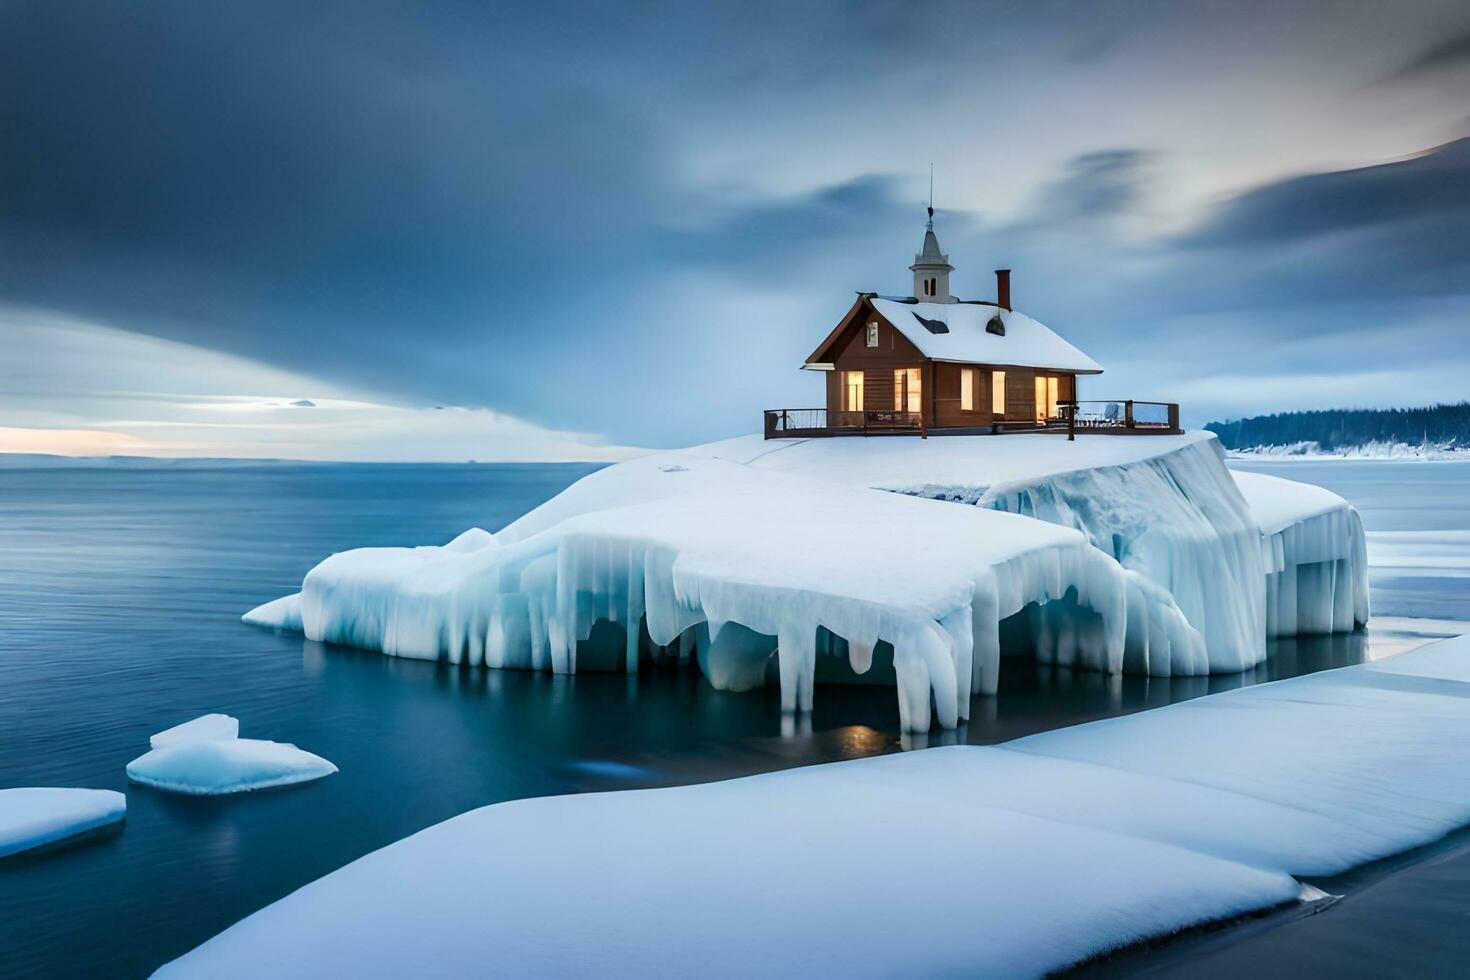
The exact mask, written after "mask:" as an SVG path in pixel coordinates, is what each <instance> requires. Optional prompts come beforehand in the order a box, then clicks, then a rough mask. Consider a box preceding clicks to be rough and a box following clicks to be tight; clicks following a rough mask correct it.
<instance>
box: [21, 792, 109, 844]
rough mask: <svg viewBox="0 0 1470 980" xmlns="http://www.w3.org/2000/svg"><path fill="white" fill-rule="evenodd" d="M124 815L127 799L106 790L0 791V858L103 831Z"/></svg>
mask: <svg viewBox="0 0 1470 980" xmlns="http://www.w3.org/2000/svg"><path fill="white" fill-rule="evenodd" d="M127 812H128V801H127V797H125V796H123V795H122V794H121V793H117V792H114V791H112V790H110V789H70V788H58V787H49V786H44V787H43V786H27V787H22V788H18V789H0V857H5V856H7V855H10V854H19V853H20V852H21V851H28V850H30V849H31V848H33V847H40V846H42V845H43V844H51V843H54V842H55V841H59V840H64V839H66V838H68V837H74V836H76V835H77V834H84V833H86V832H87V831H89V830H96V829H97V828H99V827H105V826H106V825H108V824H110V823H116V822H117V821H119V820H121V819H122V818H123V817H125V816H127Z"/></svg>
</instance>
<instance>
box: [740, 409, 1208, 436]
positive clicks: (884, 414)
mask: <svg viewBox="0 0 1470 980" xmlns="http://www.w3.org/2000/svg"><path fill="white" fill-rule="evenodd" d="M764 431H765V437H766V438H767V439H810V438H821V437H824V436H887V435H917V436H919V437H920V438H926V437H928V436H930V435H1003V434H1006V433H1017V432H1047V433H1055V434H1057V435H1065V436H1067V438H1069V439H1075V438H1076V437H1077V436H1079V435H1137V436H1142V435H1178V434H1179V433H1180V432H1182V431H1184V430H1183V429H1181V428H1180V427H1179V405H1178V403H1176V402H1147V401H1137V400H1134V399H1120V400H1116V401H1108V400H1105V399H1092V400H1088V401H1069V402H1058V403H1057V411H1056V414H1055V415H1054V416H1050V417H1047V418H1039V419H1032V420H1022V419H994V420H992V421H990V422H987V423H983V424H977V425H965V426H943V427H940V426H933V425H930V424H928V422H927V420H926V419H925V417H924V414H923V413H922V412H897V411H892V412H890V411H880V412H829V411H827V410H826V409H825V408H769V409H766V412H765V426H764Z"/></svg>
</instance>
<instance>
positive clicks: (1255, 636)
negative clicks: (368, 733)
mask: <svg viewBox="0 0 1470 980" xmlns="http://www.w3.org/2000/svg"><path fill="white" fill-rule="evenodd" d="M1280 482H1282V483H1285V482H1286V481H1280ZM1295 486H1296V485H1295V484H1289V483H1287V484H1286V487H1287V488H1288V489H1286V490H1280V489H1278V490H1277V491H1276V496H1278V497H1282V498H1285V499H1287V500H1288V501H1293V500H1296V498H1295V496H1293V494H1294V491H1292V490H1290V489H1289V488H1291V487H1295ZM956 503H959V504H972V505H975V506H956ZM1338 504H1340V506H1337V507H1335V509H1334V508H1329V509H1328V510H1325V511H1322V510H1312V511H1311V513H1307V514H1303V515H1299V519H1298V520H1296V521H1295V522H1294V523H1293V522H1292V521H1287V522H1286V523H1284V524H1282V525H1281V526H1279V527H1275V526H1273V527H1272V528H1271V529H1270V532H1269V533H1267V530H1266V529H1265V527H1264V526H1263V524H1262V521H1263V519H1264V518H1263V517H1261V516H1259V515H1257V514H1256V513H1255V512H1254V511H1253V508H1252V505H1251V504H1250V503H1249V502H1248V501H1247V499H1246V497H1245V496H1243V495H1242V492H1241V490H1240V488H1239V487H1238V486H1237V482H1236V481H1235V480H1234V479H1233V478H1232V476H1231V473H1230V471H1229V470H1227V469H1226V468H1225V466H1224V463H1223V457H1222V453H1221V451H1220V449H1219V444H1218V442H1217V441H1216V440H1215V438H1214V437H1213V436H1212V435H1210V434H1208V433H1189V434H1186V435H1183V436H1170V437H1163V436H1135V437H1128V436H1108V437H1092V438H1090V439H1088V438H1084V439H1081V440H1079V441H1077V442H1075V443H1074V442H1066V441H1064V440H1062V439H1060V438H1059V437H1056V436H1050V435H1015V436H1005V437H963V436H957V437H946V438H934V439H929V440H916V439H898V438H890V439H862V438H832V439H815V440H769V441H767V440H762V439H759V438H755V437H746V438H741V439H734V440H728V441H726V442H721V443H713V444H710V445H708V446H701V447H695V448H693V449H687V450H680V451H675V452H668V453H661V454H657V455H652V456H648V457H644V458H641V459H637V460H633V461H630V462H626V463H621V464H618V465H615V466H611V467H608V468H606V469H603V470H600V471H598V472H596V473H593V474H591V475H589V476H587V477H585V478H583V479H582V480H580V481H578V482H577V483H575V484H573V485H572V486H571V487H569V488H567V489H566V490H565V491H563V492H562V493H561V494H559V495H558V496H556V497H555V498H553V499H552V500H550V501H548V502H547V503H545V504H543V505H542V506H540V507H538V508H536V509H535V510H533V511H531V512H530V513H529V514H527V515H525V516H524V517H522V518H520V519H519V520H517V521H515V522H514V523H512V524H511V525H510V526H508V527H507V528H505V529H504V530H502V531H501V532H499V533H498V534H493V535H492V534H490V533H488V532H486V531H484V530H482V529H479V528H475V529H471V530H470V531H467V532H465V533H464V534H462V535H460V537H458V538H456V539H455V540H454V541H452V542H450V543H449V544H448V545H444V546H438V547H435V546H425V547H418V548H366V549H357V550H354V551H348V552H343V553H340V554H337V555H333V556H331V557H329V558H327V559H326V560H324V561H323V562H321V563H320V564H319V565H317V566H316V567H315V568H313V569H312V570H311V571H310V572H309V573H308V574H307V575H306V578H305V580H304V581H303V583H302V589H301V592H300V593H299V594H297V595H293V596H287V597H284V598H282V599H277V600H275V601H274V602H270V603H266V604H265V605H263V606H261V607H258V608H257V609H254V610H252V611H250V612H249V613H247V614H246V615H245V617H244V618H245V620H246V621H247V622H251V623H256V624H261V625H270V626H276V627H281V628H291V629H300V630H301V631H302V632H304V633H305V634H306V636H307V637H308V638H310V639H313V640H322V641H327V642H333V643H342V644H347V645H351V646H356V647H362V648H365V649H372V650H379V651H381V652H383V653H387V654H390V655H394V656H407V657H417V658H425V659H443V660H446V661H448V662H450V663H467V664H471V665H485V666H490V667H517V668H530V669H541V670H552V671H556V672H573V671H577V670H599V669H600V670H612V669H623V670H630V671H631V670H636V669H637V667H638V664H639V663H640V662H641V661H643V660H645V659H648V660H658V659H663V658H669V657H678V658H680V659H694V660H696V661H697V662H698V664H699V666H700V669H701V670H702V671H703V672H704V674H705V676H706V677H707V678H708V679H709V680H710V682H711V683H712V684H713V685H714V686H715V687H717V688H719V689H722V690H731V691H740V690H749V689H752V688H754V687H759V686H761V685H762V684H764V683H765V681H766V677H767V668H768V664H771V663H774V664H775V665H776V670H775V675H776V676H777V677H778V679H779V683H780V686H781V699H782V705H783V707H784V708H785V709H786V710H788V711H792V712H799V711H809V710H810V709H811V705H812V701H813V693H812V688H813V686H814V683H815V675H816V671H815V662H816V658H818V657H824V656H834V657H839V658H844V659H845V660H846V662H847V663H848V664H849V666H850V669H851V671H853V672H855V673H858V674H861V673H864V672H866V671H867V670H868V669H869V667H870V665H871V664H872V662H873V658H874V657H875V656H882V657H884V658H888V657H891V658H892V661H893V665H894V671H895V674H896V676H897V683H898V701H899V715H900V721H901V724H902V726H903V728H904V730H905V731H910V732H920V731H926V730H928V728H929V726H930V724H931V720H937V722H938V724H939V725H941V726H942V727H954V726H955V725H956V724H957V723H958V722H959V721H961V720H963V719H964V718H965V717H967V715H968V704H969V695H971V694H991V693H994V692H995V690H996V684H997V677H998V671H999V657H1000V653H1001V651H1000V635H1001V632H1002V631H1001V629H1000V623H1001V621H1003V620H1006V619H1009V618H1012V617H1020V622H1021V623H1022V629H1021V632H1020V634H1013V635H1025V636H1027V637H1028V642H1027V644H1026V646H1027V652H1032V653H1034V654H1035V656H1036V657H1037V658H1039V659H1040V660H1042V661H1043V662H1049V663H1055V664H1059V665H1066V666H1078V667H1083V668H1087V669H1093V670H1101V671H1109V672H1118V671H1121V670H1127V671H1129V672H1133V673H1141V674H1153V675H1160V676H1170V675H1180V674H1203V673H1208V672H1212V671H1221V672H1223V671H1239V670H1242V669H1245V668H1248V667H1251V666H1253V665H1255V664H1257V663H1259V662H1260V661H1261V660H1262V659H1263V658H1264V657H1265V656H1266V637H1267V631H1268V625H1269V628H1270V629H1272V630H1275V631H1276V632H1275V633H1273V635H1278V634H1281V633H1283V632H1284V631H1286V630H1297V629H1301V630H1303V631H1306V630H1309V629H1312V628H1315V626H1316V625H1319V624H1320V623H1321V622H1323V621H1324V616H1323V614H1322V612H1321V610H1322V608H1323V604H1324V603H1325V604H1326V607H1327V608H1328V609H1329V612H1328V613H1327V614H1326V616H1325V622H1326V624H1327V625H1328V628H1330V629H1350V628H1352V626H1353V625H1355V624H1356V623H1357V622H1358V621H1359V620H1357V619H1356V618H1355V615H1356V613H1357V612H1358V611H1359V610H1358V604H1357V600H1358V593H1357V592H1356V591H1354V590H1356V589H1357V588H1358V586H1359V582H1360V581H1361V589H1362V596H1361V597H1362V610H1363V615H1364V616H1366V588H1367V586H1366V570H1365V568H1364V566H1363V564H1362V562H1361V560H1360V558H1361V555H1362V531H1361V525H1360V524H1359V523H1356V513H1355V512H1353V511H1352V509H1351V508H1350V507H1347V506H1346V504H1344V503H1342V502H1341V501H1340V499H1339V500H1338ZM1292 506H1294V507H1296V509H1297V510H1298V511H1300V510H1302V509H1303V507H1304V506H1305V505H1303V504H1300V503H1296V504H1293V505H1292ZM1309 509H1310V508H1309ZM1332 515H1336V516H1332ZM1269 516H1270V515H1267V517H1269ZM1328 538H1331V539H1332V541H1331V545H1332V547H1328V546H1327V544H1326V543H1324V542H1327V539H1328ZM1311 542H1315V543H1316V544H1317V545H1319V547H1317V550H1315V551H1314V550H1312V548H1311V547H1309V544H1310V543H1311ZM1324 548H1326V550H1329V551H1333V553H1334V555H1335V557H1333V558H1332V559H1331V562H1330V564H1327V565H1325V566H1324V567H1328V568H1330V569H1331V570H1332V571H1331V577H1330V578H1328V579H1326V580H1325V581H1321V580H1319V577H1314V576H1318V571H1317V570H1316V566H1319V565H1322V564H1323V563H1324V562H1326V561H1327V559H1325V558H1323V559H1319V558H1318V557H1317V555H1318V554H1319V553H1320V554H1325V553H1326V551H1324V550H1323V549H1324ZM1334 548H1335V549H1336V550H1333V549H1334ZM1288 567H1290V568H1292V569H1293V570H1294V571H1293V572H1292V573H1291V575H1290V576H1289V577H1290V578H1291V580H1292V582H1293V583H1294V586H1295V589H1294V592H1293V595H1294V601H1295V603H1296V605H1295V606H1294V607H1293V608H1294V610H1295V612H1293V613H1292V614H1291V615H1286V614H1283V613H1282V609H1283V608H1284V607H1283V604H1282V603H1283V601H1284V600H1283V598H1282V596H1283V595H1284V592H1285V589H1284V587H1283V586H1282V585H1281V583H1282V582H1284V581H1285V580H1286V578H1287V577H1288V575H1287V573H1286V571H1285V570H1286V569H1287V568H1288ZM1273 576H1274V578H1273ZM1339 582H1341V583H1343V585H1342V587H1339V586H1338V584H1337V583H1339ZM1343 596H1349V597H1350V598H1351V599H1352V602H1351V603H1350V604H1349V603H1347V602H1346V600H1345V599H1344V598H1343ZM1339 604H1341V606H1342V609H1344V610H1347V612H1346V614H1344V615H1338V612H1337V609H1338V605H1339ZM1008 633H1009V631H1008ZM931 705H932V710H931Z"/></svg>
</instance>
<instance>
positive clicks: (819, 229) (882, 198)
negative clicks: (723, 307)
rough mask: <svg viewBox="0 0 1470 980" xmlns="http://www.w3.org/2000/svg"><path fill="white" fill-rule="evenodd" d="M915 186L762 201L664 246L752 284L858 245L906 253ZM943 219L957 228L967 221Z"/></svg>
mask: <svg viewBox="0 0 1470 980" xmlns="http://www.w3.org/2000/svg"><path fill="white" fill-rule="evenodd" d="M916 189H917V188H916V187H914V186H908V185H906V184H905V183H904V182H903V181H902V180H900V179H899V178H897V177H894V176H892V175H886V174H870V175H867V176H863V177H857V178H854V179H853V180H849V181H844V182H842V183H840V184H833V185H830V186H827V187H819V188H816V189H815V190H812V191H809V192H807V193H804V194H797V195H792V196H789V197H783V198H760V199H757V200H754V201H751V202H749V203H748V204H746V205H744V206H742V207H738V208H725V209H723V210H721V211H720V212H718V213H716V214H715V215H713V216H711V217H709V218H708V219H707V220H705V221H703V222H701V223H700V224H699V225H698V226H697V227H693V228H678V229H672V230H670V231H669V232H668V233H667V244H666V248H667V252H668V254H669V256H670V258H671V259H674V260H678V261H685V262H691V263H697V264H699V265H701V266H704V267H706V268H710V269H714V270H718V271H720V272H721V273H723V274H725V275H729V276H731V277H733V278H737V279H741V280H746V281H749V280H762V279H764V280H766V281H770V277H771V276H772V275H773V274H775V273H778V272H779V271H780V270H782V269H789V268H792V267H793V266H795V267H800V266H802V265H804V264H806V263H810V262H820V261H822V260H824V259H830V258H832V257H833V256H846V255H847V254H849V253H850V252H851V251H852V248H853V245H854V243H857V242H859V241H869V242H873V241H880V242H884V243H885V244H889V245H891V250H892V252H893V254H894V255H899V256H901V255H902V253H903V250H904V248H905V247H908V246H911V247H913V248H915V249H917V248H918V247H919V245H920V243H921V242H920V239H921V236H922V234H923V231H922V224H921V223H922V221H923V220H924V212H923V204H922V202H921V201H920V199H918V198H917V196H916V195H915V194H913V193H912V192H913V191H914V190H916ZM938 214H939V218H938V220H939V221H940V223H941V224H942V225H947V226H948V227H949V228H951V229H955V228H957V227H959V226H960V224H961V223H963V222H964V221H965V220H966V218H965V216H964V215H963V214H954V213H952V212H946V211H943V210H941V211H939V212H938ZM909 239H913V241H912V242H910V241H909Z"/></svg>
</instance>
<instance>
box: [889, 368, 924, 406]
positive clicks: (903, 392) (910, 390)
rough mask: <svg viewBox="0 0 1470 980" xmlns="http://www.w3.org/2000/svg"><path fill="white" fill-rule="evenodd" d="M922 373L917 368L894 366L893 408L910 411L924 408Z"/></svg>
mask: <svg viewBox="0 0 1470 980" xmlns="http://www.w3.org/2000/svg"><path fill="white" fill-rule="evenodd" d="M922 379H923V374H922V372H921V371H920V370H919V369H918V368H895V369H894V371H893V410H894V411H895V412H912V413H914V414H915V415H917V414H918V413H920V412H922V411H923V410H924V382H923V380H922Z"/></svg>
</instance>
